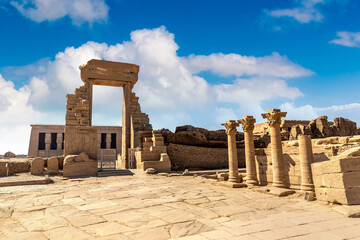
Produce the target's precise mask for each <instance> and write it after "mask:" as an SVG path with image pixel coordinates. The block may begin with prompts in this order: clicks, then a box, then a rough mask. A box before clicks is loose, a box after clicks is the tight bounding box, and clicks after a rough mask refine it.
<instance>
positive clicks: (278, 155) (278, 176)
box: [261, 109, 287, 188]
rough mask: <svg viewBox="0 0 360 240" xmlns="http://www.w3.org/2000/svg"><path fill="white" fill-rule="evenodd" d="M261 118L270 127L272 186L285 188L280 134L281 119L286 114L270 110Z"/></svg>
mask: <svg viewBox="0 0 360 240" xmlns="http://www.w3.org/2000/svg"><path fill="white" fill-rule="evenodd" d="M261 116H262V117H263V118H267V120H268V124H269V127H270V140H271V158H272V165H273V184H272V186H273V187H280V188H286V187H287V184H286V183H285V173H284V172H285V166H284V156H283V151H282V145H281V134H280V124H281V118H282V117H285V116H286V112H281V111H280V109H271V110H268V111H267V113H264V114H261Z"/></svg>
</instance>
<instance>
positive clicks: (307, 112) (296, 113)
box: [279, 102, 319, 120]
mask: <svg viewBox="0 0 360 240" xmlns="http://www.w3.org/2000/svg"><path fill="white" fill-rule="evenodd" d="M279 108H280V109H281V111H283V112H287V114H286V119H289V120H312V119H315V118H317V117H319V114H318V112H317V111H316V110H315V109H314V108H313V107H312V106H311V105H304V106H300V107H296V106H295V104H294V103H289V102H286V103H284V104H281V105H280V107H279Z"/></svg>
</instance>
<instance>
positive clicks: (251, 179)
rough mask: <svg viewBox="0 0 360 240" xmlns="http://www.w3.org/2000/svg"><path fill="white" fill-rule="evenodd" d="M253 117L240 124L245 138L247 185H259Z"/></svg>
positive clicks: (246, 117) (248, 117) (243, 119)
mask: <svg viewBox="0 0 360 240" xmlns="http://www.w3.org/2000/svg"><path fill="white" fill-rule="evenodd" d="M255 122H256V120H255V118H254V117H253V116H245V117H243V118H242V119H241V120H238V123H240V124H242V128H243V130H244V138H245V161H246V184H248V185H258V184H259V182H258V179H257V175H256V163H255V147H254V133H253V131H254V123H255Z"/></svg>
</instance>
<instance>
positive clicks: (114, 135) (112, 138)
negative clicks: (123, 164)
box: [111, 133, 116, 149]
mask: <svg viewBox="0 0 360 240" xmlns="http://www.w3.org/2000/svg"><path fill="white" fill-rule="evenodd" d="M111 149H116V133H112V134H111Z"/></svg>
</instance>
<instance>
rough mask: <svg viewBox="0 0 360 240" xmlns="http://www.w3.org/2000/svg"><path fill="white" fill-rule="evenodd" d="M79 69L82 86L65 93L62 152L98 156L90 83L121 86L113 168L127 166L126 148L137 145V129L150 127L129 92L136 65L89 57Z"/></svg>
mask: <svg viewBox="0 0 360 240" xmlns="http://www.w3.org/2000/svg"><path fill="white" fill-rule="evenodd" d="M80 70H81V80H82V81H83V82H84V85H83V86H81V87H80V88H77V89H76V90H75V94H68V95H67V109H66V110H67V111H66V125H65V143H64V145H65V146H64V155H65V156H67V155H70V154H78V153H80V152H86V153H87V154H88V155H89V157H90V158H91V159H96V160H97V159H98V142H97V138H98V132H97V129H96V127H93V126H92V104H93V102H92V98H93V86H94V85H102V86H111V87H122V88H123V96H122V137H121V155H120V154H118V156H117V161H116V169H119V168H126V169H128V168H129V151H128V149H129V148H135V147H137V146H138V145H139V137H138V136H139V134H138V133H139V131H149V130H152V126H151V125H150V124H149V118H148V115H147V114H145V113H142V112H141V108H140V104H139V102H138V100H139V98H138V97H136V95H135V93H133V92H132V89H133V87H134V84H135V83H136V82H137V80H138V73H139V66H138V65H134V64H127V63H119V62H110V61H102V60H94V59H93V60H90V61H88V62H87V64H85V65H82V66H80ZM120 101H121V100H120V99H119V102H120Z"/></svg>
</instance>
